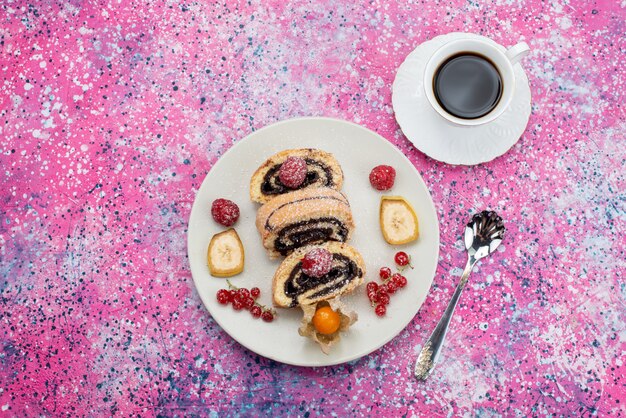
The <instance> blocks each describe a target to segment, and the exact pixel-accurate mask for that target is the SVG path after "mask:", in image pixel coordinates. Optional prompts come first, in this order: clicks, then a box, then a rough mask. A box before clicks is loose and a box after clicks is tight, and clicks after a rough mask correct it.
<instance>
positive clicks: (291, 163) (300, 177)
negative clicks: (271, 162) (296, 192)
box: [278, 157, 307, 189]
mask: <svg viewBox="0 0 626 418" xmlns="http://www.w3.org/2000/svg"><path fill="white" fill-rule="evenodd" d="M306 173H307V165H306V161H305V160H304V158H301V157H289V158H287V159H286V160H285V162H284V163H282V164H281V166H280V169H279V170H278V179H279V180H280V182H281V183H282V184H284V185H285V186H287V187H289V188H290V189H296V188H298V187H299V186H300V185H301V184H302V183H303V182H304V180H305V179H306Z"/></svg>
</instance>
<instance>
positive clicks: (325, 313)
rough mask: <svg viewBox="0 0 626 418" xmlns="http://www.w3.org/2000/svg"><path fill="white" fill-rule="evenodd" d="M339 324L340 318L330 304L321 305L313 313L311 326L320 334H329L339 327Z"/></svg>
mask: <svg viewBox="0 0 626 418" xmlns="http://www.w3.org/2000/svg"><path fill="white" fill-rule="evenodd" d="M339 325H341V318H340V317H339V314H338V313H337V312H335V311H333V310H332V308H331V307H330V306H322V307H321V308H319V309H318V310H317V311H315V315H313V326H314V327H315V330H316V331H317V332H319V333H320V334H324V335H330V334H332V333H334V332H336V331H337V330H338V329H339Z"/></svg>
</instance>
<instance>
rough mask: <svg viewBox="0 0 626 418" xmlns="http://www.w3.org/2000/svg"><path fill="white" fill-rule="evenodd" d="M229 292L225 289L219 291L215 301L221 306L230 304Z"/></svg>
mask: <svg viewBox="0 0 626 418" xmlns="http://www.w3.org/2000/svg"><path fill="white" fill-rule="evenodd" d="M230 300H231V299H230V292H229V291H228V290H226V289H220V290H218V291H217V301H218V302H219V303H220V304H222V305H228V304H229V303H230Z"/></svg>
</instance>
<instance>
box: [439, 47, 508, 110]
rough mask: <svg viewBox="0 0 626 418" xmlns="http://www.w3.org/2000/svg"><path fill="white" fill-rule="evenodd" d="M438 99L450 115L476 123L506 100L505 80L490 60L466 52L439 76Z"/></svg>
mask: <svg viewBox="0 0 626 418" xmlns="http://www.w3.org/2000/svg"><path fill="white" fill-rule="evenodd" d="M433 87H434V90H435V97H436V98H437V101H438V102H439V104H440V105H441V107H443V108H444V109H445V110H446V112H448V113H450V114H452V115H454V116H456V117H459V118H463V119H476V118H480V117H482V116H485V115H486V114H487V113H489V112H491V111H492V110H493V108H494V107H496V105H497V104H498V101H499V100H500V96H502V79H501V78H500V73H498V70H497V69H496V67H495V66H494V65H493V64H492V63H491V61H489V60H488V59H487V58H485V57H483V56H480V55H476V54H472V53H468V52H462V53H460V54H457V55H454V56H453V57H451V58H449V59H448V60H447V61H446V62H444V63H443V64H442V65H441V66H440V67H439V68H438V69H437V71H436V72H435V78H434V80H433Z"/></svg>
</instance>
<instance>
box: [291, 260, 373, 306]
mask: <svg viewBox="0 0 626 418" xmlns="http://www.w3.org/2000/svg"><path fill="white" fill-rule="evenodd" d="M362 275H363V271H362V270H361V269H360V268H359V267H358V266H357V264H356V263H355V262H354V261H353V260H351V259H350V258H348V257H346V256H345V255H343V254H333V264H332V267H331V269H330V271H329V272H328V273H327V274H325V275H323V276H322V277H312V276H308V275H306V274H304V272H302V263H301V262H298V264H296V265H295V266H294V268H293V270H292V272H291V274H290V275H289V278H287V280H286V281H285V283H284V293H285V295H286V296H287V297H289V298H290V299H291V304H290V306H291V307H293V306H297V305H298V304H300V303H312V302H316V301H319V300H324V299H328V296H329V295H331V294H332V295H336V294H340V293H341V292H342V290H343V289H345V288H346V287H348V286H349V285H350V283H351V282H352V281H353V280H356V279H358V278H360V277H362Z"/></svg>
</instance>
